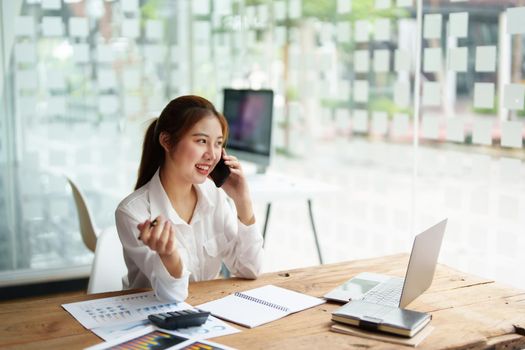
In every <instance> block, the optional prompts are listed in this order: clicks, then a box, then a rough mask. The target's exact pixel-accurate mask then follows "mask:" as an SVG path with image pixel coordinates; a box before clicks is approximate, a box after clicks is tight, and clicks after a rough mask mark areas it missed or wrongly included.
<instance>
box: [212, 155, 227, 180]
mask: <svg viewBox="0 0 525 350" xmlns="http://www.w3.org/2000/svg"><path fill="white" fill-rule="evenodd" d="M228 176H230V167H229V166H227V165H226V164H225V163H224V158H222V157H221V160H219V162H218V163H217V165H216V166H215V168H214V169H213V171H212V172H211V173H210V177H211V179H212V180H213V182H215V186H217V187H221V186H222V185H223V184H224V182H225V181H226V179H227V178H228Z"/></svg>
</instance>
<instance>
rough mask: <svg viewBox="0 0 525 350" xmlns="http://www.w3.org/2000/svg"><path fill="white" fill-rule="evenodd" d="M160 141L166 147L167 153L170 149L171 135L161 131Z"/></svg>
mask: <svg viewBox="0 0 525 350" xmlns="http://www.w3.org/2000/svg"><path fill="white" fill-rule="evenodd" d="M159 143H160V145H161V146H162V148H164V151H165V152H166V153H169V151H170V135H169V134H168V133H167V132H165V131H163V132H161V133H160V135H159Z"/></svg>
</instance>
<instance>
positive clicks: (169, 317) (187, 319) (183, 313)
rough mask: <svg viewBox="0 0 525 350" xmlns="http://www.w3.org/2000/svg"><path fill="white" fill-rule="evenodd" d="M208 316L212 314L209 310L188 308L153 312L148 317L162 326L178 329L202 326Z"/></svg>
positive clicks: (155, 323)
mask: <svg viewBox="0 0 525 350" xmlns="http://www.w3.org/2000/svg"><path fill="white" fill-rule="evenodd" d="M208 316H210V313H209V312H208V311H203V310H199V309H188V310H180V311H173V312H164V313H160V314H152V315H149V316H148V319H149V320H150V321H151V322H152V323H153V324H154V325H156V326H158V327H160V328H164V329H177V328H186V327H196V326H200V325H202V324H204V323H205V322H206V320H207V319H208Z"/></svg>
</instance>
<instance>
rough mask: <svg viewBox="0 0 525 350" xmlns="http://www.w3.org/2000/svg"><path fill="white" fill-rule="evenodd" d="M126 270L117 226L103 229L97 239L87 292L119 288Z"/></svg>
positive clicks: (109, 290) (108, 290)
mask: <svg viewBox="0 0 525 350" xmlns="http://www.w3.org/2000/svg"><path fill="white" fill-rule="evenodd" d="M127 272H128V269H127V267H126V263H125V262H124V255H123V252H122V244H121V243H120V240H119V237H118V233H117V228H116V227H110V228H108V229H105V230H104V231H102V232H101V233H100V236H99V237H98V239H97V247H96V249H95V259H94V260H93V265H92V267H91V275H90V277H89V283H88V290H87V292H88V294H92V293H102V292H112V291H116V290H121V289H122V277H123V276H124V275H126V274H127Z"/></svg>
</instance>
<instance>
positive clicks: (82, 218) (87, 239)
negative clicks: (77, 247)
mask: <svg viewBox="0 0 525 350" xmlns="http://www.w3.org/2000/svg"><path fill="white" fill-rule="evenodd" d="M67 182H68V183H69V186H71V191H72V192H73V198H74V199H75V206H76V207H77V214H78V224H79V226H80V234H81V235H82V240H83V241H84V244H85V245H86V247H87V248H88V249H89V250H91V251H92V252H94V251H95V247H96V245H97V230H96V229H95V225H94V224H93V221H92V220H91V215H90V213H89V209H88V207H87V204H86V201H85V199H84V196H83V195H82V192H80V190H79V189H78V187H77V185H76V184H75V183H74V182H73V181H72V180H71V179H70V178H69V177H67Z"/></svg>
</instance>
